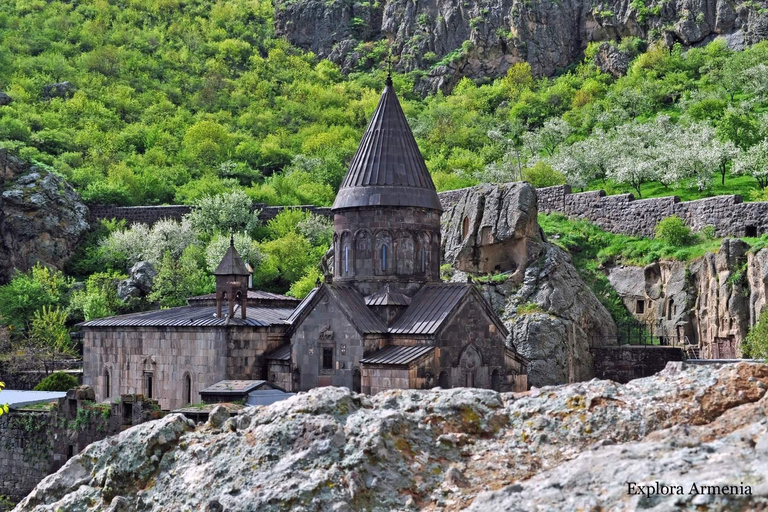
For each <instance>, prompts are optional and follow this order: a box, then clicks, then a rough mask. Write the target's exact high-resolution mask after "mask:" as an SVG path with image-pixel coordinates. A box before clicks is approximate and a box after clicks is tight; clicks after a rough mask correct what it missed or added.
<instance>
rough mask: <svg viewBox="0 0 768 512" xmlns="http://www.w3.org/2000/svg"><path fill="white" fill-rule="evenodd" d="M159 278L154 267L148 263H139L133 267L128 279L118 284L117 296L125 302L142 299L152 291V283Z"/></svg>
mask: <svg viewBox="0 0 768 512" xmlns="http://www.w3.org/2000/svg"><path fill="white" fill-rule="evenodd" d="M155 276H157V271H156V270H155V267H154V265H152V263H150V262H148V261H139V262H137V263H136V264H134V265H133V266H132V267H131V270H130V272H129V276H128V279H123V280H122V281H120V282H119V283H118V284H117V296H118V297H119V298H120V299H121V300H124V301H128V300H130V299H132V298H140V297H144V296H146V295H148V294H149V293H150V292H151V291H152V283H153V282H154V280H155Z"/></svg>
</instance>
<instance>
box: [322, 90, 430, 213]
mask: <svg viewBox="0 0 768 512" xmlns="http://www.w3.org/2000/svg"><path fill="white" fill-rule="evenodd" d="M361 206H414V207H418V208H430V209H433V210H439V211H442V210H443V208H442V206H441V205H440V199H439V198H438V197H437V192H436V191H435V185H434V183H432V178H431V177H430V175H429V171H427V166H426V165H425V164H424V159H423V158H422V156H421V153H420V152H419V148H418V146H417V145H416V139H414V138H413V133H411V128H410V127H409V126H408V121H407V120H406V119H405V114H404V113H403V109H402V108H401V107H400V102H399V101H398V100H397V95H396V94H395V89H394V87H392V79H391V78H390V77H387V85H386V87H384V92H382V93H381V99H380V100H379V105H378V106H377V107H376V111H375V112H374V113H373V117H372V118H371V122H370V123H369V124H368V128H366V130H365V134H364V135H363V140H362V141H361V142H360V146H359V147H358V148H357V153H355V156H354V158H352V163H351V164H350V165H349V170H348V171H347V175H346V176H345V177H344V181H343V182H342V184H341V187H340V188H339V193H338V195H337V196H336V201H335V202H334V203H333V209H334V210H338V209H341V208H356V207H361Z"/></svg>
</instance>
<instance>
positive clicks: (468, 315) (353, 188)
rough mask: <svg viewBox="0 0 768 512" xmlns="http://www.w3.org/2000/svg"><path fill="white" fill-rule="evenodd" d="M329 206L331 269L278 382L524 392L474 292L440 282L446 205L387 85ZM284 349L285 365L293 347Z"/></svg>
mask: <svg viewBox="0 0 768 512" xmlns="http://www.w3.org/2000/svg"><path fill="white" fill-rule="evenodd" d="M332 211H333V213H334V237H333V254H334V258H333V264H332V268H333V271H332V272H333V273H332V275H328V276H326V281H325V283H324V284H322V285H320V286H319V287H317V288H316V289H315V290H314V291H313V292H312V293H310V295H309V296H308V297H307V298H306V299H305V300H304V301H303V302H302V303H301V304H300V305H299V307H298V308H297V309H296V311H294V313H293V315H291V317H290V318H289V323H290V328H289V330H288V336H290V361H291V364H290V365H287V364H282V365H281V366H280V367H278V365H277V364H274V363H272V361H273V359H270V379H272V380H274V381H276V382H279V383H281V385H285V384H286V383H287V382H288V381H289V380H290V381H292V386H293V388H292V389H293V390H308V389H311V388H314V387H317V386H329V385H334V386H346V387H349V388H352V389H354V390H358V391H363V392H366V393H376V392H378V391H382V390H385V389H390V388H431V387H433V386H438V385H439V386H441V387H457V386H467V387H483V388H494V389H499V390H512V389H525V388H526V387H527V381H526V372H527V368H526V367H527V361H526V360H525V359H524V358H523V357H522V356H520V355H519V354H518V353H517V352H516V350H515V349H514V348H513V347H510V346H507V344H506V340H507V337H508V334H509V333H508V332H507V329H506V328H505V327H504V324H503V323H502V322H501V320H500V319H499V318H498V316H497V315H496V314H495V312H494V311H493V310H492V309H491V308H490V306H489V305H488V303H487V302H486V301H485V299H484V298H483V297H482V295H481V294H480V293H479V292H478V291H477V289H476V288H475V286H474V285H473V284H470V283H464V284H456V283H451V284H449V283H441V282H440V216H441V213H442V211H443V208H442V206H441V204H440V200H439V199H438V196H437V192H436V191H435V187H434V185H433V183H432V179H431V177H430V175H429V172H428V171H427V167H426V165H425V164H424V160H423V158H422V156H421V153H420V152H419V149H418V146H417V145H416V141H415V139H414V138H413V134H412V133H411V130H410V128H409V126H408V122H407V121H406V118H405V115H404V114H403V111H402V109H401V107H400V104H399V102H398V100H397V96H396V95H395V91H394V88H393V87H392V82H391V80H390V79H388V80H387V85H386V87H385V89H384V92H383V93H382V95H381V99H380V101H379V104H378V106H377V108H376V110H375V112H374V114H373V118H372V119H371V121H370V123H369V125H368V128H367V129H366V132H365V134H364V135H363V140H362V142H361V143H360V147H359V148H358V150H357V153H356V154H355V156H354V158H353V159H352V162H351V164H350V167H349V170H348V171H347V175H346V177H345V178H344V181H343V182H342V185H341V188H340V189H339V193H338V195H337V196H336V201H335V202H334V205H333V208H332ZM276 354H280V355H281V357H282V361H285V360H286V358H287V356H288V345H287V344H286V345H284V346H283V347H281V348H280V349H279V350H278V351H277V352H276ZM267 357H268V358H270V357H276V356H275V355H271V356H270V355H268V356H267ZM289 369H290V370H291V371H292V372H293V374H292V375H290V376H289V375H286V372H287V371H288V370H289Z"/></svg>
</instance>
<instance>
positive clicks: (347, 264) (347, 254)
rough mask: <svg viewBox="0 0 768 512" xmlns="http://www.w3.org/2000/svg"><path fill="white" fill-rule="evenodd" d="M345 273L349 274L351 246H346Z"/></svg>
mask: <svg viewBox="0 0 768 512" xmlns="http://www.w3.org/2000/svg"><path fill="white" fill-rule="evenodd" d="M344 273H345V274H349V246H348V245H345V246H344Z"/></svg>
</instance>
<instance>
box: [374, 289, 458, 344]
mask: <svg viewBox="0 0 768 512" xmlns="http://www.w3.org/2000/svg"><path fill="white" fill-rule="evenodd" d="M471 289H472V285H471V284H465V283H460V284H456V283H437V284H428V285H425V286H423V287H422V288H421V290H419V292H418V293H417V294H416V295H415V296H414V297H413V300H412V301H411V305H410V306H409V307H408V309H406V310H405V312H404V313H403V314H402V316H400V318H398V319H397V320H396V321H395V323H394V324H392V327H390V328H389V332H391V333H393V334H435V333H436V332H437V330H438V329H439V328H440V325H442V323H443V322H444V321H445V320H446V318H448V315H450V313H451V311H453V308H454V307H456V304H458V303H459V301H460V300H461V299H462V298H463V297H464V296H465V295H466V294H467V293H469V292H470V291H471Z"/></svg>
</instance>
